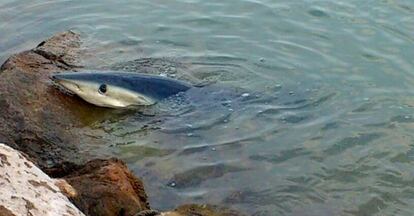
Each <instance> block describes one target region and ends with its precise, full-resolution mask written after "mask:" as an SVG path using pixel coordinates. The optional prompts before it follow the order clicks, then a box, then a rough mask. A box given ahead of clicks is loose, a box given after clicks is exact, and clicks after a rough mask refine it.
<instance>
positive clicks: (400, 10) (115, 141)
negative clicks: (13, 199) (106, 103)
mask: <svg viewBox="0 0 414 216" xmlns="http://www.w3.org/2000/svg"><path fill="white" fill-rule="evenodd" d="M413 12H414V3H413V2H411V1H403V0H401V1H374V0H367V1H358V0H348V1H344V0H341V1H309V0H299V1H287V0H283V1H267V0H260V1H235V0H231V1H216V0H213V1H199V0H195V1H182V0H173V1H167V2H161V1H149V0H148V1H147V0H140V1H134V2H133V1H129V0H122V1H112V2H102V1H96V0H92V1H88V2H83V1H44V0H35V1H31V2H30V3H28V2H26V1H7V0H6V1H2V3H0V20H2V22H0V30H1V33H2V37H1V38H0V61H1V62H2V61H4V60H5V59H6V58H7V56H9V55H10V54H11V53H15V52H17V51H20V50H23V49H28V48H31V47H33V46H35V45H36V44H38V42H39V41H41V40H42V39H44V38H45V37H48V36H49V35H51V34H53V33H54V32H57V31H62V30H67V29H73V30H76V31H79V32H81V33H82V34H83V35H84V38H85V47H86V48H85V50H84V56H85V58H84V59H83V60H84V63H85V64H86V65H87V66H88V67H89V68H97V69H116V70H127V71H138V72H145V73H153V74H160V75H163V76H170V77H173V78H177V79H184V80H187V81H189V82H191V83H193V84H194V85H197V86H199V87H196V88H193V89H192V90H190V91H188V92H186V93H183V94H180V95H177V96H175V97H172V98H169V99H168V100H165V101H162V102H161V103H159V104H157V105H156V106H153V107H146V108H139V109H135V110H129V111H125V110H117V111H114V110H109V109H99V108H92V107H89V108H85V107H84V108H82V109H74V112H73V113H74V115H78V116H80V117H82V122H81V123H82V124H81V125H83V126H84V127H90V128H92V129H93V130H92V131H93V132H94V133H93V134H88V135H89V136H90V137H92V138H94V139H96V140H97V141H96V142H97V143H102V144H101V147H102V149H103V150H102V151H107V152H109V153H111V154H114V155H115V156H118V157H120V158H122V159H124V160H125V161H126V162H127V163H128V164H129V166H130V167H131V169H133V170H134V172H135V173H136V174H137V175H139V176H142V177H143V179H144V181H145V182H146V188H147V189H148V193H149V196H150V201H151V203H152V206H153V207H154V208H159V209H166V208H171V207H174V206H176V205H178V204H181V203H186V202H199V203H213V204H223V203H224V204H227V205H230V206H232V207H234V208H237V209H240V210H242V211H245V212H247V213H249V214H254V215H412V208H411V206H412V205H413V204H414V203H413V200H414V195H413V194H414V193H413V192H414V191H413V186H414V174H413V171H412V170H413V168H412V167H413V166H412V165H413V163H414V153H413V152H414V150H413V149H414V144H413V143H414V142H413V141H414V136H413V129H414V127H413V123H414V117H413V115H412V113H413V107H414V103H413V102H412V101H413V99H412V98H413V93H414V87H413V86H414V76H413V71H414V67H413V61H412V56H413V54H414V53H413V52H414V51H413V50H414V45H413V44H414V43H413V41H414V36H413V34H412V32H414V19H413ZM200 86H202V87H200ZM71 108H72V107H71ZM88 110H90V112H89V111H88ZM80 130H82V128H80ZM94 148H97V146H96V145H94ZM91 151H96V152H98V153H99V150H97V149H91Z"/></svg>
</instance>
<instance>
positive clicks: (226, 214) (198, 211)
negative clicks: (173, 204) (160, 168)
mask: <svg viewBox="0 0 414 216" xmlns="http://www.w3.org/2000/svg"><path fill="white" fill-rule="evenodd" d="M161 215H162V216H194V215H197V216H243V215H245V214H242V213H240V212H237V211H235V210H232V209H228V208H224V207H220V206H216V205H199V204H188V205H182V206H180V207H178V208H176V209H175V210H174V211H168V212H163V213H161Z"/></svg>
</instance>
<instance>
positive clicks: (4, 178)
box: [0, 143, 84, 216]
mask: <svg viewBox="0 0 414 216" xmlns="http://www.w3.org/2000/svg"><path fill="white" fill-rule="evenodd" d="M0 188H1V196H0V215H5V216H6V215H7V216H8V215H10V216H11V215H32V216H36V215H39V216H45V215H67V216H75V215H79V216H80V215H84V214H83V213H82V212H80V211H79V210H78V209H77V208H76V207H75V206H74V205H73V204H72V203H71V202H70V201H69V200H68V198H67V197H65V196H64V195H63V194H62V193H61V191H60V189H59V188H58V187H57V186H56V185H55V180H53V179H51V178H50V177H49V176H48V175H46V174H45V173H44V172H42V171H41V170H40V169H39V168H38V167H36V166H35V165H34V164H33V163H32V162H31V161H29V160H28V159H27V158H26V157H25V156H24V155H23V154H22V153H20V152H18V151H16V150H14V149H12V148H10V147H9V146H6V145H4V144H1V143H0Z"/></svg>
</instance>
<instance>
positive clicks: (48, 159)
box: [0, 31, 90, 171]
mask: <svg viewBox="0 0 414 216" xmlns="http://www.w3.org/2000/svg"><path fill="white" fill-rule="evenodd" d="M79 46H80V39H79V35H78V34H75V33H73V32H70V31H68V32H64V33H61V34H57V35H56V36H53V37H52V38H51V39H48V40H46V41H44V42H42V43H41V44H39V46H38V47H37V48H35V49H33V50H29V51H25V52H22V53H19V54H16V55H13V56H11V57H10V58H9V59H8V60H7V61H6V62H5V63H4V64H3V65H2V66H1V68H0V122H1V123H2V124H1V125H0V142H4V143H8V145H10V146H11V147H13V148H15V149H17V150H20V151H22V152H24V153H26V154H28V155H29V156H30V158H31V159H33V160H34V161H35V162H36V164H37V165H38V166H39V167H40V168H42V169H43V170H45V169H46V168H51V167H53V166H55V165H57V164H60V163H62V162H64V161H70V162H73V163H80V162H83V159H84V158H83V156H84V155H82V154H79V153H77V152H78V149H79V143H81V142H80V140H82V141H84V142H87V138H85V137H82V134H81V133H79V131H78V129H79V128H80V127H81V123H80V119H82V116H79V115H76V114H77V113H79V112H87V111H86V110H89V111H90V106H87V105H86V104H85V103H84V102H82V101H81V100H79V99H78V98H76V97H68V96H67V95H64V94H62V93H61V92H59V91H58V90H56V89H55V88H54V87H53V86H52V85H51V82H50V80H49V75H50V74H51V73H52V72H56V71H62V70H74V69H76V68H75V67H74V66H73V65H74V64H75V63H76V60H75V59H76V57H77V52H78V50H79ZM45 171H47V170H45Z"/></svg>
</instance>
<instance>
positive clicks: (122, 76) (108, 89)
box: [51, 71, 192, 108]
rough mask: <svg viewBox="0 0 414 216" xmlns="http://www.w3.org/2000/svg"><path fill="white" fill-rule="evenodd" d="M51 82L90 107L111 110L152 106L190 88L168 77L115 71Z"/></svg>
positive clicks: (66, 75) (77, 74)
mask: <svg viewBox="0 0 414 216" xmlns="http://www.w3.org/2000/svg"><path fill="white" fill-rule="evenodd" d="M51 79H52V80H53V81H54V82H55V83H56V84H58V85H59V86H62V87H63V88H64V89H66V90H68V91H69V92H72V93H73V94H76V95H78V96H79V97H81V98H83V99H84V100H85V101H87V102H89V103H92V104H94V105H97V106H101V107H110V108H124V107H130V106H137V105H152V104H154V103H156V102H157V101H159V100H162V99H164V98H167V97H169V96H172V95H175V94H177V93H179V92H182V91H187V90H188V89H190V88H191V87H192V86H191V85H190V84H187V83H185V82H182V81H178V80H174V79H171V78H167V77H162V76H155V75H146V74H139V73H129V72H117V71H106V72H102V71H101V72H100V71H87V72H65V73H55V74H53V75H52V76H51Z"/></svg>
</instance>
